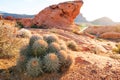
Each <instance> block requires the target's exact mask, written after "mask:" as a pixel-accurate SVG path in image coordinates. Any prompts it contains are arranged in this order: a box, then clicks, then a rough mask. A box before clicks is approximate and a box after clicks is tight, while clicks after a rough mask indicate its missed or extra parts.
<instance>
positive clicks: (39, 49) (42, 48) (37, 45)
mask: <svg viewBox="0 0 120 80" xmlns="http://www.w3.org/2000/svg"><path fill="white" fill-rule="evenodd" d="M47 49H48V44H47V42H46V41H44V40H37V41H35V42H34V44H33V46H32V51H33V53H34V54H33V55H35V56H40V57H42V56H44V55H45V53H46V50H47Z"/></svg>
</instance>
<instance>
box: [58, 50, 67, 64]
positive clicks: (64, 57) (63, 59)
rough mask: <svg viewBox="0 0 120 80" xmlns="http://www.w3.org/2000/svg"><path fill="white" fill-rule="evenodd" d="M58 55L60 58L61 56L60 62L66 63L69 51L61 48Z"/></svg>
mask: <svg viewBox="0 0 120 80" xmlns="http://www.w3.org/2000/svg"><path fill="white" fill-rule="evenodd" d="M57 55H58V58H59V60H60V64H62V65H65V64H66V62H67V57H68V54H67V52H66V51H64V50H60V51H59V52H58V53H57Z"/></svg>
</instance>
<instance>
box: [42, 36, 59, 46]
mask: <svg viewBox="0 0 120 80" xmlns="http://www.w3.org/2000/svg"><path fill="white" fill-rule="evenodd" d="M43 38H44V40H45V41H46V42H48V44H50V43H52V42H58V37H57V36H56V35H55V34H51V35H45V36H44V37H43Z"/></svg>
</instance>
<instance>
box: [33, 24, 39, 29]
mask: <svg viewBox="0 0 120 80" xmlns="http://www.w3.org/2000/svg"><path fill="white" fill-rule="evenodd" d="M31 28H39V26H37V25H35V24H34V25H32V26H31Z"/></svg>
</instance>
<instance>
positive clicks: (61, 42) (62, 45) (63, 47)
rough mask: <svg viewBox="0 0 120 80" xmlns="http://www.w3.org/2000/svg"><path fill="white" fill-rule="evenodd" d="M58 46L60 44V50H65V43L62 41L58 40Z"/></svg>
mask: <svg viewBox="0 0 120 80" xmlns="http://www.w3.org/2000/svg"><path fill="white" fill-rule="evenodd" d="M59 44H60V47H61V50H67V46H66V43H65V42H64V41H63V40H60V41H59Z"/></svg>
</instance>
